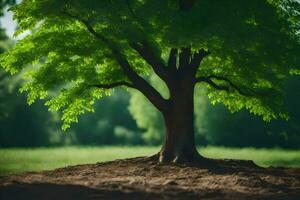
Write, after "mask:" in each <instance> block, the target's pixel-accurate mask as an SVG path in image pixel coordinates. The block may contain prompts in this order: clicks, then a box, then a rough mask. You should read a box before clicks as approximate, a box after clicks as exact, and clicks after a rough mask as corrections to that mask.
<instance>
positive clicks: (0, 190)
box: [0, 158, 300, 200]
mask: <svg viewBox="0 0 300 200" xmlns="http://www.w3.org/2000/svg"><path fill="white" fill-rule="evenodd" d="M218 163H219V164H218V165H216V167H195V166H194V167H191V166H189V167H188V166H183V165H162V164H157V162H154V161H150V160H146V159H145V158H132V159H125V160H116V161H111V162H105V163H97V164H90V165H78V166H71V167H66V168H60V169H56V170H52V171H43V172H31V173H24V174H21V175H11V176H5V177H1V178H0V199H1V200H11V199H14V200H23V199H26V200H27V199H28V200H56V199H64V200H69V199H70V200H83V199H91V200H92V199H94V200H96V199H105V200H106V199H107V200H110V199H118V200H119V199H120V200H122V199H124V200H125V199H126V200H127V199H128V200H143V199H151V200H152V199H162V200H164V199H172V200H173V199H175V200H177V199H183V200H188V199H201V200H219V199H220V200H228V199H232V200H244V199H246V200H248V199H249V200H256V199H259V200H260V199H266V200H300V169H287V168H260V167H258V166H256V165H255V164H253V163H252V162H251V161H235V160H219V161H218Z"/></svg>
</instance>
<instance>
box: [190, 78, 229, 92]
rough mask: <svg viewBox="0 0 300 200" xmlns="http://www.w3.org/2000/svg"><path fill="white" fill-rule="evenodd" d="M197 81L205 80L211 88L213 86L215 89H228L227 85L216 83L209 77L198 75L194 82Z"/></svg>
mask: <svg viewBox="0 0 300 200" xmlns="http://www.w3.org/2000/svg"><path fill="white" fill-rule="evenodd" d="M199 82H206V83H208V84H209V85H210V86H212V87H213V88H215V89H217V90H224V91H229V87H227V86H225V85H218V84H216V83H215V82H214V81H212V80H211V79H209V78H207V77H198V78H196V80H195V83H199Z"/></svg>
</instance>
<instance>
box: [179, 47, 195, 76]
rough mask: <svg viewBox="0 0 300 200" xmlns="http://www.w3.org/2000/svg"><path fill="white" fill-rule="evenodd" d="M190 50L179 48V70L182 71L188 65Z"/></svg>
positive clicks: (188, 48)
mask: <svg viewBox="0 0 300 200" xmlns="http://www.w3.org/2000/svg"><path fill="white" fill-rule="evenodd" d="M191 53H192V52H191V48H190V47H184V48H181V51H180V53H179V68H178V69H179V70H180V71H183V69H185V68H186V67H188V65H189V64H190V59H191Z"/></svg>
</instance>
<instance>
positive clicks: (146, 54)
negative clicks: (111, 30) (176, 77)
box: [129, 41, 169, 82]
mask: <svg viewBox="0 0 300 200" xmlns="http://www.w3.org/2000/svg"><path fill="white" fill-rule="evenodd" d="M129 45H130V46H131V48H133V49H134V50H135V51H137V52H138V53H139V54H140V56H141V57H142V58H143V59H144V60H145V61H146V62H147V63H148V64H149V65H150V66H151V67H152V69H153V70H154V72H155V73H156V74H157V75H158V76H159V77H160V78H161V79H162V80H164V81H165V82H169V74H168V72H167V70H166V66H165V64H164V61H163V60H162V59H161V58H160V57H158V56H156V55H155V53H154V52H153V51H152V49H151V47H150V45H149V44H148V43H147V42H146V41H143V42H141V43H140V44H139V43H136V42H130V43H129Z"/></svg>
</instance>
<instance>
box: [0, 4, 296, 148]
mask: <svg viewBox="0 0 300 200" xmlns="http://www.w3.org/2000/svg"><path fill="white" fill-rule="evenodd" d="M0 2H1V3H0V16H3V14H4V12H3V10H5V8H6V7H7V5H11V4H13V3H15V1H14V0H1V1H0ZM13 45H14V41H13V40H12V39H10V38H9V37H7V36H6V33H5V29H4V28H3V27H2V26H1V27H0V53H3V52H4V51H5V50H6V49H9V48H10V47H12V46H13ZM149 81H150V82H151V83H152V84H153V85H155V86H157V87H158V88H159V90H160V92H161V93H162V94H165V93H166V88H165V86H164V85H163V84H161V82H160V80H159V79H158V78H157V77H155V76H152V77H151V78H150V80H149ZM21 82H22V80H21V79H20V77H18V76H14V77H11V76H8V75H7V74H6V73H5V72H4V71H3V70H2V69H0V147H37V146H63V145H88V146H91V145H118V144H122V145H159V144H161V142H162V140H163V136H164V124H163V119H162V116H161V115H160V113H159V112H158V111H157V110H156V109H155V108H154V107H153V106H151V105H150V103H149V102H148V101H147V100H146V99H145V98H144V97H143V96H142V95H141V94H140V93H139V92H135V91H129V92H126V91H121V90H115V91H114V93H113V95H112V96H110V97H105V98H103V99H101V100H100V101H98V103H96V105H95V112H94V113H88V114H86V115H84V116H82V117H80V120H79V123H78V124H76V125H74V126H73V127H72V128H71V129H70V130H68V131H67V132H63V131H61V128H60V127H61V122H60V121H59V113H55V112H49V111H47V108H46V107H45V106H44V105H43V103H44V102H41V101H40V102H39V103H35V104H33V105H32V106H28V105H27V103H26V96H25V94H21V93H19V91H18V90H19V86H20V83H21ZM287 85H288V87H287V88H286V98H285V104H286V107H287V109H288V110H289V112H290V116H291V118H290V120H289V121H288V122H286V121H280V120H273V121H271V122H270V123H266V122H263V121H262V120H261V119H260V118H258V117H255V116H252V115H250V114H249V113H248V112H247V111H240V112H237V113H234V114H232V113H230V112H229V111H228V110H227V109H226V108H225V107H224V106H222V105H216V106H212V105H211V104H210V103H209V101H208V99H207V97H206V96H205V95H204V90H205V88H204V87H201V88H200V87H199V88H196V90H197V91H196V95H195V108H196V109H195V121H196V123H195V129H196V142H197V144H198V145H216V146H217V145H218V146H228V147H250V146H251V147H268V148H269V147H270V148H271V147H281V148H294V149H297V148H300V107H299V104H298V102H299V97H300V90H299V88H300V79H299V77H294V78H292V79H290V80H288V84H287Z"/></svg>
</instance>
